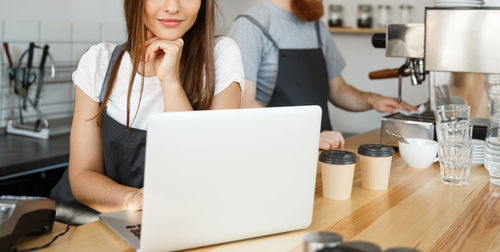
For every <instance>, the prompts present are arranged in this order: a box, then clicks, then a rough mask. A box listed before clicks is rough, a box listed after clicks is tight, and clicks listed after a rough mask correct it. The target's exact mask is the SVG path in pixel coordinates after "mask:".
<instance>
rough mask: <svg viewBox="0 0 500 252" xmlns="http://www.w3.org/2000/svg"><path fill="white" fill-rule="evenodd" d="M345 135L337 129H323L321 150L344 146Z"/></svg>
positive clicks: (320, 140)
mask: <svg viewBox="0 0 500 252" xmlns="http://www.w3.org/2000/svg"><path fill="white" fill-rule="evenodd" d="M344 143H345V140H344V137H343V136H342V133H340V132H337V131H323V132H321V135H320V137H319V149H320V150H325V151H327V150H333V149H336V148H344Z"/></svg>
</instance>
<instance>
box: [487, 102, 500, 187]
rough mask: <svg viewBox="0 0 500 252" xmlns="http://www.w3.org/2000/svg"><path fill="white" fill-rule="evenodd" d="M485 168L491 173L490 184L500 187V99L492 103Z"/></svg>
mask: <svg viewBox="0 0 500 252" xmlns="http://www.w3.org/2000/svg"><path fill="white" fill-rule="evenodd" d="M484 167H485V168H486V169H487V170H488V172H489V173H490V182H491V183H493V184H495V185H499V186H500V98H493V99H491V103H490V124H489V127H488V133H487V134H486V154H485V159H484Z"/></svg>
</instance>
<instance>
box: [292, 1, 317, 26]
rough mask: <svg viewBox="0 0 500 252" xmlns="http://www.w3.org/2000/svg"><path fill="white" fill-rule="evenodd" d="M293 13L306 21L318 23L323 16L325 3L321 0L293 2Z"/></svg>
mask: <svg viewBox="0 0 500 252" xmlns="http://www.w3.org/2000/svg"><path fill="white" fill-rule="evenodd" d="M291 5H292V12H293V14H295V15H296V16H297V17H298V18H299V19H302V20H304V21H308V22H311V21H316V20H318V19H320V18H321V17H322V16H323V12H324V9H323V1H321V0H291Z"/></svg>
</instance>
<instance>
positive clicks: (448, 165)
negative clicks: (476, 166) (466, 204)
mask: <svg viewBox="0 0 500 252" xmlns="http://www.w3.org/2000/svg"><path fill="white" fill-rule="evenodd" d="M434 115H435V118H436V133H437V137H438V144H439V163H440V166H441V178H442V180H443V182H444V183H446V184H452V185H465V184H467V183H468V182H469V177H470V168H471V164H472V125H471V124H470V107H469V106H467V105H459V104H450V105H442V106H438V107H436V108H435V110H434Z"/></svg>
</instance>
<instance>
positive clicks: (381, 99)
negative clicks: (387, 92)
mask: <svg viewBox="0 0 500 252" xmlns="http://www.w3.org/2000/svg"><path fill="white" fill-rule="evenodd" d="M369 103H370V104H371V106H372V107H373V108H374V109H375V110H377V111H378V112H380V113H390V114H392V113H395V112H396V110H398V109H399V110H403V111H406V112H412V111H417V107H415V106H411V105H409V104H407V103H405V102H402V103H399V102H398V100H396V99H395V98H389V97H385V96H381V95H378V94H371V97H370V99H369Z"/></svg>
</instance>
